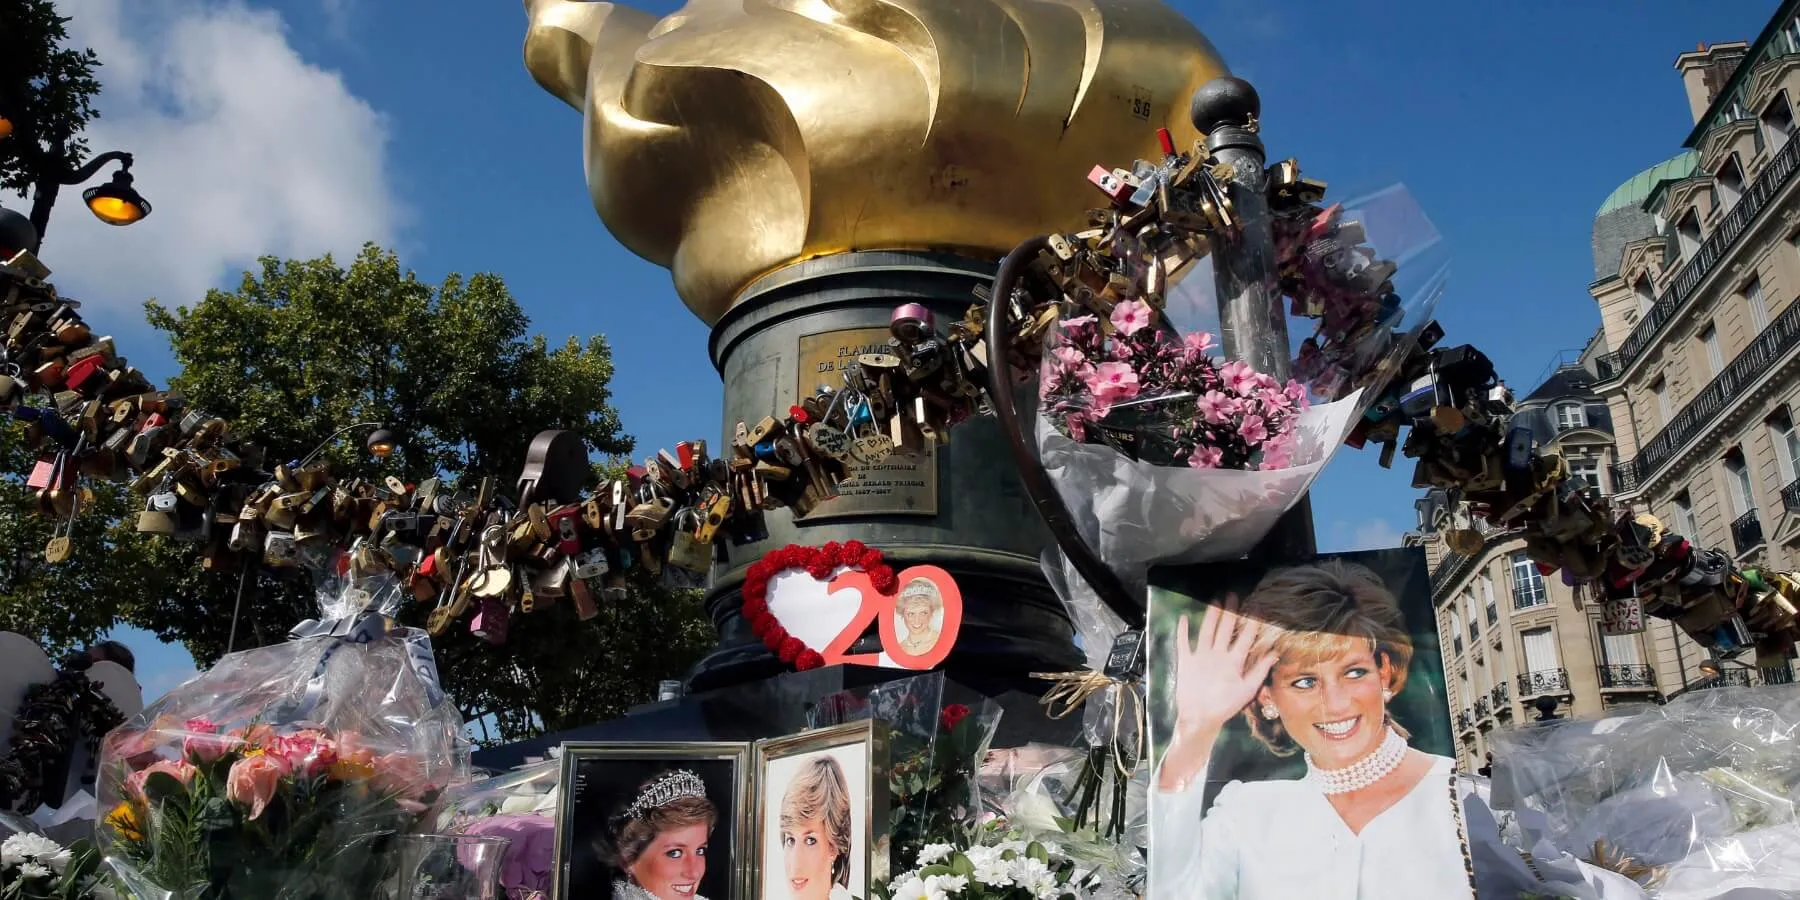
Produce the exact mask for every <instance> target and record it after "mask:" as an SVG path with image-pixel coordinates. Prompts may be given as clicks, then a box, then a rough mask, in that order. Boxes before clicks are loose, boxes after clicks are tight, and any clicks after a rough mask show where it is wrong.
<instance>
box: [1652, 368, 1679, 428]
mask: <svg viewBox="0 0 1800 900" xmlns="http://www.w3.org/2000/svg"><path fill="white" fill-rule="evenodd" d="M1650 393H1652V394H1655V395H1656V414H1657V415H1658V416H1661V417H1662V424H1663V427H1664V428H1667V427H1668V426H1669V423H1670V422H1672V421H1674V420H1675V408H1674V404H1672V403H1670V402H1669V381H1668V379H1666V378H1658V379H1656V381H1654V382H1652V383H1651V385H1650Z"/></svg>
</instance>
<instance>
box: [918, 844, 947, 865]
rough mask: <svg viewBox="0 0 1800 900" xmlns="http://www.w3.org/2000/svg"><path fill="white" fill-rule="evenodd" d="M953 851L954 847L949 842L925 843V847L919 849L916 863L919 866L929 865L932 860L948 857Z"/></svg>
mask: <svg viewBox="0 0 1800 900" xmlns="http://www.w3.org/2000/svg"><path fill="white" fill-rule="evenodd" d="M955 852H956V848H955V847H952V846H950V845H949V844H926V845H925V849H923V850H920V851H919V862H918V864H919V865H921V866H929V865H931V864H932V863H934V862H937V861H939V860H942V859H946V858H948V857H949V856H950V854H952V853H955Z"/></svg>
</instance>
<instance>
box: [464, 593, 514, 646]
mask: <svg viewBox="0 0 1800 900" xmlns="http://www.w3.org/2000/svg"><path fill="white" fill-rule="evenodd" d="M511 620H512V611H511V610H510V609H508V608H507V605H506V603H504V602H503V601H501V600H499V599H497V598H493V597H486V598H483V599H482V600H481V606H480V608H479V609H478V610H477V611H476V613H475V618H474V619H472V620H471V621H470V622H469V633H470V634H472V635H474V636H475V637H476V638H479V639H480V640H483V641H486V642H487V643H489V644H492V645H494V646H499V645H501V644H504V643H506V632H507V628H508V626H509V625H510V624H511Z"/></svg>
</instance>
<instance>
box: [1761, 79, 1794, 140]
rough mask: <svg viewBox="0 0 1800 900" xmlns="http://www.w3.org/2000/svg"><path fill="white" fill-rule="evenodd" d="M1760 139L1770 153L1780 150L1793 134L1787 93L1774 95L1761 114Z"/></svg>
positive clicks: (1792, 113)
mask: <svg viewBox="0 0 1800 900" xmlns="http://www.w3.org/2000/svg"><path fill="white" fill-rule="evenodd" d="M1760 130H1761V132H1762V138H1763V143H1764V144H1766V145H1767V146H1768V148H1769V150H1770V152H1775V151H1778V150H1780V149H1781V148H1782V147H1783V146H1785V145H1786V144H1787V140H1788V136H1789V135H1791V134H1793V133H1794V109H1793V106H1791V105H1790V104H1789V103H1788V98H1787V92H1786V91H1783V92H1781V93H1779V94H1776V95H1775V99H1773V100H1770V101H1769V105H1768V107H1766V108H1765V109H1763V114H1762V127H1761V129H1760Z"/></svg>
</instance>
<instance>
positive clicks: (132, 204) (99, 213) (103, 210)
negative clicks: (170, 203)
mask: <svg viewBox="0 0 1800 900" xmlns="http://www.w3.org/2000/svg"><path fill="white" fill-rule="evenodd" d="M81 199H82V201H83V202H85V203H87V208H88V209H89V210H91V211H92V212H93V214H94V217H95V218H97V219H99V220H100V221H102V222H105V223H106V224H108V225H130V224H132V223H134V222H137V221H140V220H142V219H143V218H144V217H145V216H147V215H150V201H148V200H145V199H144V198H143V196H142V195H141V194H139V193H138V192H137V191H136V190H134V189H133V188H132V186H131V177H130V176H129V175H124V174H123V173H120V175H115V176H113V180H111V181H109V182H107V183H106V184H103V185H100V186H99V187H91V188H88V189H87V190H85V191H82V192H81Z"/></svg>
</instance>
